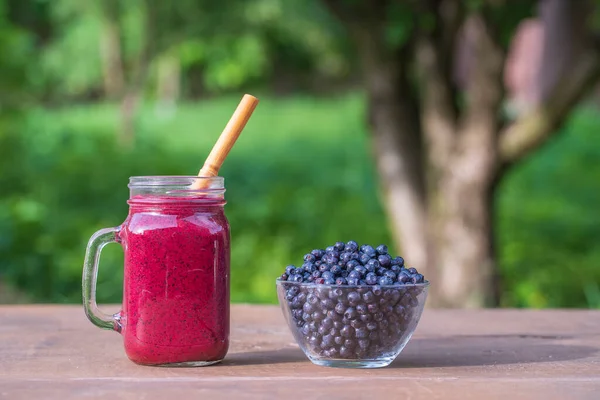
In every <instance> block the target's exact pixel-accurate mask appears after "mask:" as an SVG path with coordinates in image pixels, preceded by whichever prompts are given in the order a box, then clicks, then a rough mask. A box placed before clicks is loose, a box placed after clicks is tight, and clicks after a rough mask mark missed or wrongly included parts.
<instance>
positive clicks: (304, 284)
mask: <svg viewBox="0 0 600 400" xmlns="http://www.w3.org/2000/svg"><path fill="white" fill-rule="evenodd" d="M284 283H286V284H290V285H297V286H302V287H307V288H313V287H315V288H331V289H337V288H340V289H351V288H355V289H364V288H374V287H378V288H381V289H403V288H407V289H408V288H415V287H421V288H426V287H429V285H430V283H429V281H428V280H425V281H423V283H404V284H402V285H335V284H334V285H327V284H325V283H314V282H290V281H283V280H281V278H277V279H275V284H276V285H278V286H280V285H283V284H284Z"/></svg>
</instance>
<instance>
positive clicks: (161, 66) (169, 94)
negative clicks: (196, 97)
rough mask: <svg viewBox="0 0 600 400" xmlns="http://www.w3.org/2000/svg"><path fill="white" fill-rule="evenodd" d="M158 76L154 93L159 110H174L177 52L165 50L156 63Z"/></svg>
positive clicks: (177, 83)
mask: <svg viewBox="0 0 600 400" xmlns="http://www.w3.org/2000/svg"><path fill="white" fill-rule="evenodd" d="M157 70H158V77H157V82H156V86H157V89H156V95H157V97H158V103H159V107H160V110H161V112H167V113H168V112H171V111H172V110H174V108H175V105H176V102H177V99H178V98H179V92H180V82H181V62H180V60H179V57H178V55H177V54H172V53H170V52H167V53H166V54H164V55H163V56H162V57H160V59H159V60H158V63H157Z"/></svg>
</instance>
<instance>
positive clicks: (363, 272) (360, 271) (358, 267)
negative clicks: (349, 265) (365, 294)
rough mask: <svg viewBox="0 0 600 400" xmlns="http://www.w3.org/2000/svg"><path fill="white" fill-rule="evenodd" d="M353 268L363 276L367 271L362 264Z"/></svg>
mask: <svg viewBox="0 0 600 400" xmlns="http://www.w3.org/2000/svg"><path fill="white" fill-rule="evenodd" d="M354 270H355V271H356V272H358V273H359V274H360V276H365V274H366V273H367V269H366V268H365V267H363V266H362V265H359V266H357V267H356V268H354Z"/></svg>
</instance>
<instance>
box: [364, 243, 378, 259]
mask: <svg viewBox="0 0 600 400" xmlns="http://www.w3.org/2000/svg"><path fill="white" fill-rule="evenodd" d="M362 252H363V253H365V254H367V255H368V256H369V257H375V256H376V255H377V251H376V250H375V249H374V248H373V246H369V245H366V246H364V248H363V249H362Z"/></svg>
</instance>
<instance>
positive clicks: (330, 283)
mask: <svg viewBox="0 0 600 400" xmlns="http://www.w3.org/2000/svg"><path fill="white" fill-rule="evenodd" d="M319 279H323V278H319ZM325 284H326V285H335V279H333V278H330V279H325Z"/></svg>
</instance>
